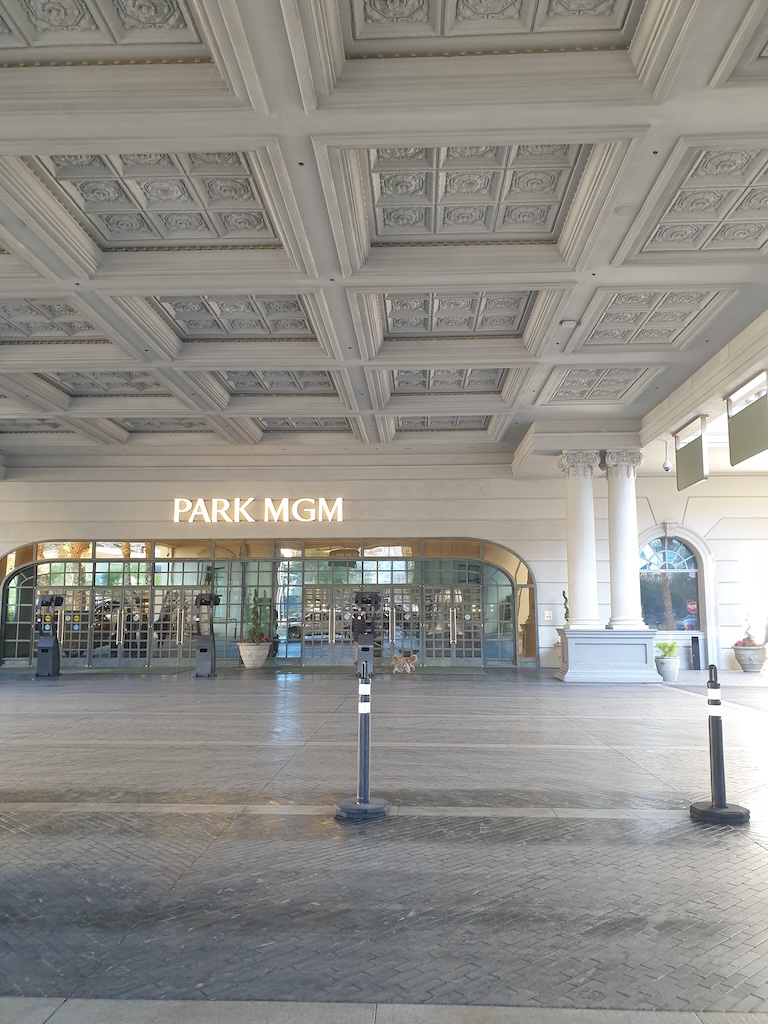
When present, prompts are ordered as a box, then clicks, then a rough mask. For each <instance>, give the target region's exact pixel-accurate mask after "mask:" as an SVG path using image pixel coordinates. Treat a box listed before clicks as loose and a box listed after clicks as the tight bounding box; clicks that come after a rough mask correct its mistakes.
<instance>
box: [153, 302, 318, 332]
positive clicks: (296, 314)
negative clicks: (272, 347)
mask: <svg viewBox="0 0 768 1024" xmlns="http://www.w3.org/2000/svg"><path fill="white" fill-rule="evenodd" d="M153 302H154V303H155V304H157V305H158V306H159V307H160V308H161V309H162V310H163V312H164V314H165V316H166V318H167V319H168V320H169V321H170V324H171V326H172V327H173V329H174V331H175V332H176V334H177V335H178V336H179V337H180V338H181V339H182V340H184V339H190V338H200V339H204V338H281V339H285V338H314V337H315V333H314V330H313V328H312V323H311V321H310V318H309V313H308V312H307V308H306V306H305V304H304V301H303V300H302V298H301V297H300V296H299V295H266V296H255V295H226V296H223V295H222V296H216V295H200V296H196V297H189V296H179V297H174V296H165V297H160V298H155V299H154V300H153Z"/></svg>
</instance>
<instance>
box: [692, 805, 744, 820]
mask: <svg viewBox="0 0 768 1024" xmlns="http://www.w3.org/2000/svg"><path fill="white" fill-rule="evenodd" d="M691 817H692V818H693V820H694V821H707V822H710V823H712V824H715V825H744V824H746V822H748V821H749V811H748V810H747V808H746V807H739V805H738V804H726V805H725V807H715V805H714V804H713V803H708V802H707V801H706V800H701V801H700V802H699V803H696V804H691Z"/></svg>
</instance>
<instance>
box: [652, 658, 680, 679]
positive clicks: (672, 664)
mask: <svg viewBox="0 0 768 1024" xmlns="http://www.w3.org/2000/svg"><path fill="white" fill-rule="evenodd" d="M656 671H657V672H658V673H659V675H660V676H661V678H662V680H663V681H664V682H665V683H676V682H677V676H678V673H679V671H680V659H679V658H678V657H677V655H675V657H674V658H664V657H662V656H661V655H659V657H658V658H656Z"/></svg>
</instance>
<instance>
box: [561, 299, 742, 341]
mask: <svg viewBox="0 0 768 1024" xmlns="http://www.w3.org/2000/svg"><path fill="white" fill-rule="evenodd" d="M727 298H728V293H726V292H717V291H714V290H708V289H690V290H686V291H681V290H679V289H678V290H675V291H662V290H661V289H653V290H647V289H627V290H625V291H622V292H614V293H611V292H609V291H606V290H601V291H600V292H599V293H598V294H597V296H596V297H595V300H594V301H593V302H592V303H591V304H590V306H589V308H588V309H587V311H586V313H585V316H584V321H583V325H582V330H581V332H580V336H579V338H578V339H577V340H578V344H576V345H574V349H576V348H580V347H582V346H585V347H589V348H595V347H610V348H615V347H616V346H621V345H660V344H661V345H675V346H676V347H679V344H681V343H682V342H683V341H686V340H688V339H689V338H691V337H692V336H693V334H694V333H695V332H697V331H698V330H699V329H700V326H699V325H700V324H701V325H702V326H703V325H704V324H706V323H708V322H709V320H710V318H711V315H712V313H713V312H714V311H715V310H716V309H718V308H719V307H720V306H721V305H722V303H723V302H724V301H726V299H727ZM697 320H698V323H697Z"/></svg>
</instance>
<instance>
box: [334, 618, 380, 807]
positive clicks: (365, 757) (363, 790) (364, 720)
mask: <svg viewBox="0 0 768 1024" xmlns="http://www.w3.org/2000/svg"><path fill="white" fill-rule="evenodd" d="M372 682H373V637H371V638H370V641H368V642H366V641H363V640H362V639H361V641H360V642H359V643H358V649H357V794H356V795H355V796H354V797H351V796H350V797H346V798H345V799H343V800H337V802H336V817H337V818H347V819H348V820H350V821H369V820H370V819H371V818H383V817H384V815H385V814H386V813H387V812H388V811H389V801H388V800H381V799H378V798H377V797H374V798H373V800H372V799H371V778H370V776H371V684H372Z"/></svg>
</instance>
